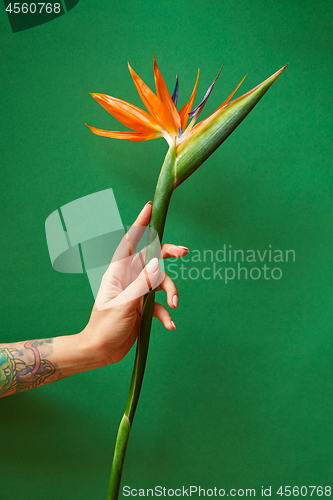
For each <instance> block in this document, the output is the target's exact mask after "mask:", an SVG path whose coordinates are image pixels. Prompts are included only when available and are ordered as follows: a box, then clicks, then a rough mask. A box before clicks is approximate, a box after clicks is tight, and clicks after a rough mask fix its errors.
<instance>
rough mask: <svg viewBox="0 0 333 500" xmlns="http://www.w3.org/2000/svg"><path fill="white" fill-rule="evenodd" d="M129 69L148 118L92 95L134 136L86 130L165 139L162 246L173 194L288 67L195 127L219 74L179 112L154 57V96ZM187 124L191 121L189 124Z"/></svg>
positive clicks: (112, 499)
mask: <svg viewBox="0 0 333 500" xmlns="http://www.w3.org/2000/svg"><path fill="white" fill-rule="evenodd" d="M128 66H129V70H130V73H131V75H132V78H133V80H134V83H135V85H136V88H137V90H138V92H139V95H140V97H141V99H142V101H143V103H144V105H145V107H146V108H147V110H148V112H149V113H147V112H146V111H144V110H142V109H140V108H138V107H136V106H133V105H132V104H129V103H128V102H125V101H122V100H120V99H116V98H115V97H111V96H108V95H105V94H91V95H92V96H93V97H94V99H96V101H97V102H99V103H100V104H101V105H102V106H103V107H104V108H105V109H106V110H107V111H108V112H109V113H111V115H113V116H114V117H115V118H117V120H119V121H120V122H121V123H122V124H124V125H125V126H127V127H129V128H131V129H132V131H130V132H112V131H108V130H101V129H97V128H95V127H91V126H90V125H88V127H89V128H90V129H91V130H92V132H94V134H97V135H101V136H104V137H111V138H116V139H125V140H130V141H147V140H150V139H156V138H158V137H164V138H165V139H166V140H167V142H168V144H169V150H168V152H167V155H166V157H165V160H164V163H163V166H162V169H161V172H160V175H159V178H158V182H157V186H156V191H155V197H154V201H153V210H152V215H151V221H150V227H152V228H153V229H154V235H155V234H156V232H157V234H158V236H159V239H160V242H162V237H163V231H164V225H165V221H166V216H167V211H168V207H169V202H170V199H171V195H172V193H173V191H174V189H175V188H176V187H178V186H179V185H180V184H181V183H182V182H183V181H184V180H185V179H186V178H187V177H188V176H189V175H191V174H192V173H193V172H194V171H195V170H196V169H197V168H198V167H199V166H200V165H201V164H202V163H203V162H204V161H205V160H206V159H207V158H208V157H209V156H210V155H211V154H212V153H213V152H214V151H215V150H216V149H217V148H218V146H220V145H221V144H222V143H223V142H224V141H225V140H226V138H227V137H228V136H229V135H230V134H231V133H232V132H233V131H234V130H235V128H236V127H237V126H238V125H239V124H240V123H241V122H242V120H243V119H244V118H245V117H246V116H247V115H248V113H249V112H250V111H251V110H252V109H253V107H254V106H255V105H256V104H257V102H258V101H259V100H260V99H261V97H262V96H263V95H264V94H265V92H267V90H268V89H269V88H270V86H271V85H272V84H273V83H274V82H275V80H276V79H277V78H278V76H279V75H280V74H281V73H282V71H283V70H284V69H285V67H286V66H284V67H283V68H281V69H280V70H279V71H277V72H276V73H274V74H273V75H272V76H271V77H270V78H268V79H267V80H265V81H264V82H263V83H261V84H260V85H258V86H257V87H255V88H254V89H252V90H251V91H249V92H247V93H246V94H244V95H243V96H241V97H238V98H237V99H234V100H231V99H232V97H233V96H234V94H235V92H236V91H237V90H238V88H239V86H240V85H241V83H242V82H243V80H244V78H243V80H242V81H241V82H240V84H239V85H238V86H237V87H236V89H235V90H234V91H233V92H232V93H231V94H230V95H229V97H228V98H227V99H226V100H225V101H224V102H223V103H222V104H220V105H219V107H218V108H217V109H216V111H215V112H214V113H212V114H211V115H210V116H208V117H207V118H205V119H204V120H203V121H201V122H199V123H197V119H198V117H199V115H200V113H201V112H202V110H203V108H204V106H205V104H206V102H207V99H208V97H209V96H210V94H211V92H212V90H213V87H214V85H215V83H216V80H217V78H218V76H219V74H220V72H221V70H220V72H219V74H218V75H217V77H216V78H215V80H214V81H213V83H212V85H211V86H210V87H209V89H208V91H207V92H206V94H205V96H204V98H203V100H202V101H201V102H200V104H199V105H198V106H197V107H196V108H194V109H193V110H192V111H191V109H192V107H193V103H194V99H195V94H196V90H197V86H198V79H199V71H198V75H197V79H196V82H195V85H194V89H193V92H192V95H191V97H190V99H189V100H188V102H187V103H186V104H185V105H184V106H183V107H182V108H181V110H180V111H179V112H178V111H177V100H178V76H177V79H176V86H175V90H174V92H173V95H172V96H171V95H170V94H169V92H168V89H167V87H166V85H165V82H164V80H163V77H162V75H161V73H160V71H159V69H158V66H157V63H156V59H155V55H154V77H155V86H156V94H154V92H152V91H151V90H150V89H149V87H147V85H146V84H145V83H144V82H143V81H142V80H141V78H140V77H139V76H138V75H137V74H136V73H135V72H134V71H133V69H132V68H131V66H130V65H128ZM221 69H222V68H221ZM190 118H191V121H190V123H188V122H189V119H190ZM154 241H156V240H155V236H153V237H151V238H149V235H148V244H147V250H146V262H148V261H149V260H150V259H151V258H153V257H155V256H156V254H155V250H156V249H155V248H154ZM154 301H155V292H154V290H152V291H151V292H150V293H149V294H147V296H145V299H144V307H143V311H142V318H141V329H140V335H139V341H138V343H137V351H136V357H135V363H134V370H133V375H132V381H131V385H130V390H129V394H128V399H127V404H126V409H125V413H124V416H123V418H122V421H121V423H120V427H119V431H118V436H117V441H116V447H115V452H114V458H113V463H112V470H111V478H110V485H109V491H108V497H107V499H108V500H116V499H117V498H118V494H119V488H120V480H121V473H122V468H123V463H124V458H125V452H126V447H127V442H128V438H129V433H130V429H131V425H132V422H133V418H134V414H135V410H136V406H137V403H138V399H139V395H140V389H141V385H142V380H143V375H144V369H145V364H146V357H147V353H148V345H149V336H150V329H151V320H152V314H153V308H154Z"/></svg>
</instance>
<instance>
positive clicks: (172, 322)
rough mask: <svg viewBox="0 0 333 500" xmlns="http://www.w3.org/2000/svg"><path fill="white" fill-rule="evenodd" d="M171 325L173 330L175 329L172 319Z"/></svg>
mask: <svg viewBox="0 0 333 500" xmlns="http://www.w3.org/2000/svg"><path fill="white" fill-rule="evenodd" d="M171 326H172V328H173V329H174V330H176V325H175V324H174V322H173V321H171Z"/></svg>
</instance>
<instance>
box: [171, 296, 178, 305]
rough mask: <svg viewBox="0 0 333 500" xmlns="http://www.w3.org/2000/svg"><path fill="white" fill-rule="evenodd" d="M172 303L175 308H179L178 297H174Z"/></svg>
mask: <svg viewBox="0 0 333 500" xmlns="http://www.w3.org/2000/svg"><path fill="white" fill-rule="evenodd" d="M172 302H173V305H174V306H175V307H178V295H174V296H173V297H172Z"/></svg>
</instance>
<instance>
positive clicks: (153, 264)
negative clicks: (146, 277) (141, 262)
mask: <svg viewBox="0 0 333 500" xmlns="http://www.w3.org/2000/svg"><path fill="white" fill-rule="evenodd" d="M158 268H159V263H158V258H157V257H154V258H153V259H151V261H150V262H148V264H147V265H146V270H147V271H148V273H155V272H156V271H157V269H158Z"/></svg>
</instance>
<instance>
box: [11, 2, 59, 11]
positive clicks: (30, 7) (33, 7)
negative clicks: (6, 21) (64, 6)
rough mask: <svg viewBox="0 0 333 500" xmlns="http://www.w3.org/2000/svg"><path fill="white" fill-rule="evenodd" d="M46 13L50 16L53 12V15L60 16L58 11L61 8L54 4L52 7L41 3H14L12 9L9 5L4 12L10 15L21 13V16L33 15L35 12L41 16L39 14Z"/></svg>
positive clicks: (50, 4)
mask: <svg viewBox="0 0 333 500" xmlns="http://www.w3.org/2000/svg"><path fill="white" fill-rule="evenodd" d="M43 10H44V12H46V13H47V14H51V13H52V12H54V13H55V14H60V11H61V6H60V3H55V4H54V5H52V3H41V2H38V3H30V4H27V3H22V4H21V3H20V2H15V3H13V7H12V4H11V3H10V4H9V5H8V7H6V11H7V12H9V13H10V14H12V13H14V14H20V13H21V12H22V14H28V13H30V14H35V13H36V12H37V13H38V14H41V12H43Z"/></svg>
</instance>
